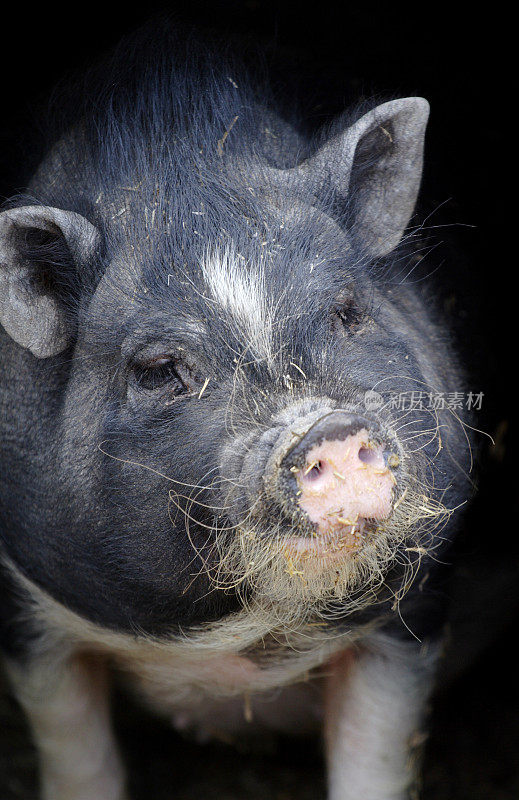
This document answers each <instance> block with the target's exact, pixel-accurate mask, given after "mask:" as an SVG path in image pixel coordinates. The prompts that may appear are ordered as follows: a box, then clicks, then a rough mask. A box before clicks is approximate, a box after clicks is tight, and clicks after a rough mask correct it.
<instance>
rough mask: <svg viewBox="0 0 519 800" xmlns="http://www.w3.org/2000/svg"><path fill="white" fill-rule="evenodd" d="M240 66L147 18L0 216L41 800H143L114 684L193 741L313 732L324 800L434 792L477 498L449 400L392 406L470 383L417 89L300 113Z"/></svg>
mask: <svg viewBox="0 0 519 800" xmlns="http://www.w3.org/2000/svg"><path fill="white" fill-rule="evenodd" d="M258 61H259V59H258ZM252 62H254V59H253V58H252V59H251V58H247V57H246V54H242V56H240V55H239V54H238V55H237V53H236V48H235V47H229V46H227V45H226V43H225V42H221V41H212V40H211V39H207V38H206V37H204V36H203V35H198V34H194V33H192V32H185V31H184V32H182V31H181V30H180V29H175V28H174V27H173V26H170V27H167V28H165V29H162V30H158V29H153V30H152V31H151V33H150V30H149V29H148V30H146V31H145V32H144V33H138V34H134V35H133V36H132V37H130V38H129V39H126V40H125V41H124V42H123V43H122V44H121V45H120V46H119V48H118V49H117V50H116V51H115V52H114V53H113V54H112V55H111V57H109V58H108V59H107V60H106V61H105V62H103V64H102V67H100V68H98V69H93V70H92V71H91V73H90V74H89V77H88V78H86V79H85V80H84V82H83V83H81V84H80V85H79V87H78V88H77V90H76V93H75V94H74V93H72V97H73V99H74V103H73V104H72V105H74V106H75V108H73V109H69V110H68V111H67V113H66V114H65V115H64V117H63V120H59V121H58V123H57V124H56V129H55V131H54V129H52V131H53V132H52V135H51V139H52V141H51V144H50V145H49V148H48V150H47V152H46V154H45V156H44V158H43V159H42V161H41V163H40V166H39V168H38V169H37V171H36V172H35V174H34V175H33V176H32V178H31V179H30V181H29V183H28V185H27V187H26V189H25V190H24V191H23V192H22V193H20V194H18V195H16V196H15V197H13V198H11V199H10V200H9V201H8V202H7V203H6V204H5V205H4V207H3V209H2V211H1V214H0V281H1V290H0V323H1V328H0V346H1V364H2V381H1V390H0V402H1V442H2V455H1V463H2V477H1V482H0V492H1V495H0V497H1V502H0V508H1V518H0V519H1V523H0V533H1V545H0V555H1V580H2V587H3V597H4V599H3V602H2V607H1V610H0V639H1V643H2V652H3V656H4V662H5V665H6V670H7V674H8V676H9V678H10V681H11V683H12V687H13V691H14V693H15V696H16V697H17V699H18V701H19V703H20V704H21V706H22V708H23V709H24V712H25V713H26V715H27V718H28V721H29V723H30V727H31V730H32V735H33V737H34V741H35V744H36V747H37V750H38V754H39V766H40V782H41V797H42V798H43V799H44V800H123V798H124V799H126V798H128V794H127V788H126V782H125V774H124V767H123V765H122V761H121V757H120V755H119V752H118V748H117V744H116V741H115V738H114V734H113V731H112V726H111V721H110V711H109V692H110V686H111V684H112V681H113V680H114V679H117V680H118V681H122V682H123V683H124V684H125V685H126V686H127V687H129V690H130V691H133V692H135V693H137V695H138V696H139V697H141V698H142V699H143V700H144V701H145V702H146V703H148V705H149V707H150V708H151V709H154V710H155V711H156V713H158V714H160V715H162V716H164V717H166V718H167V719H168V720H170V721H171V723H172V725H174V726H175V727H176V728H177V729H178V730H181V731H184V732H185V734H186V735H192V736H195V737H197V738H199V739H200V740H206V739H207V738H210V737H212V736H218V735H221V734H227V735H230V734H232V735H239V736H247V735H248V734H255V735H257V734H259V735H261V733H262V732H265V731H282V732H285V733H291V734H294V735H296V734H303V733H305V734H306V733H308V734H310V733H312V732H317V733H320V735H322V740H323V747H324V752H325V759H326V769H327V782H328V798H329V800H354V798H355V800H358V798H362V800H404V798H410V797H416V796H417V794H416V793H417V792H418V791H419V781H420V778H419V775H420V753H421V749H422V748H421V743H422V742H423V741H424V738H425V734H426V711H427V706H428V703H429V698H430V696H431V692H432V689H433V687H434V681H435V675H436V671H437V665H438V663H439V659H440V657H441V653H442V648H443V642H444V636H445V621H446V619H447V614H448V593H447V592H446V591H445V589H444V586H445V581H446V579H447V575H448V561H449V557H448V549H449V547H450V544H451V542H452V541H453V540H454V537H455V534H456V530H457V529H458V528H459V525H460V508H461V506H463V504H464V503H465V502H466V501H467V499H468V498H469V496H470V493H471V480H470V477H469V472H470V447H469V440H468V438H467V435H466V429H467V424H468V423H467V418H466V415H465V412H464V410H463V409H455V408H452V407H449V406H448V405H441V404H436V405H435V404H432V405H426V404H419V403H416V402H415V403H411V402H409V403H407V404H406V403H405V402H404V403H403V404H402V403H400V402H395V401H394V398H395V397H397V398H398V397H399V398H401V397H407V398H409V397H410V396H413V397H414V398H415V399H416V397H417V395H420V397H422V396H423V397H425V396H427V395H430V396H433V395H436V394H438V395H440V394H442V393H443V394H445V393H448V392H453V391H459V390H460V387H461V386H462V385H463V384H462V381H463V372H462V368H461V367H460V364H459V363H458V359H457V356H456V353H455V346H454V345H453V343H452V339H453V336H452V334H451V333H450V332H449V330H447V328H446V327H445V324H444V323H443V321H442V318H441V315H440V313H439V311H438V309H437V307H436V306H437V303H436V291H437V290H436V289H435V287H434V286H433V284H432V280H429V281H416V280H414V275H413V270H414V267H415V265H416V263H417V260H418V258H419V257H420V254H421V248H422V247H423V244H422V243H421V239H420V225H419V223H416V224H414V227H409V224H410V221H411V219H412V217H413V214H414V213H415V205H416V201H417V196H418V192H419V187H420V181H421V174H422V162H423V150H424V136H425V129H426V124H427V118H428V113H429V106H428V103H427V101H426V100H425V99H423V98H421V97H404V98H397V99H390V100H387V101H386V102H382V103H378V104H376V103H363V104H361V105H359V106H358V107H356V108H354V109H352V110H350V111H347V112H345V113H344V114H342V115H340V116H339V117H338V118H337V119H335V120H334V121H333V122H331V123H330V124H327V125H325V126H324V127H323V129H321V130H319V131H317V132H315V131H312V130H310V127H309V126H308V124H307V122H306V120H305V117H304V114H303V112H302V111H300V110H298V108H297V104H295V103H294V102H292V100H290V99H287V98H289V92H286V93H285V94H283V92H282V91H281V89H280V87H279V86H278V85H277V84H276V83H275V82H274V84H273V85H270V84H269V80H268V73H267V72H266V70H265V69H264V68H263V67H261V66H260V67H258V68H257V69H255V67H254V64H253V63H252ZM65 105H66V104H65ZM67 108H69V107H68V106H67ZM52 137H53V138H52ZM173 770H174V765H173ZM173 783H174V778H173V779H172V784H173Z"/></svg>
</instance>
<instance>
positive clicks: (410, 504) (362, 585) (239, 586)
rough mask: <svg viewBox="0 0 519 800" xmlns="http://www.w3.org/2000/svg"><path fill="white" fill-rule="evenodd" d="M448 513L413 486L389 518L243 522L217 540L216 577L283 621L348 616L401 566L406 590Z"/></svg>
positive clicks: (373, 597) (372, 598)
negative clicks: (314, 525) (318, 523)
mask: <svg viewBox="0 0 519 800" xmlns="http://www.w3.org/2000/svg"><path fill="white" fill-rule="evenodd" d="M448 516H449V511H448V510H447V509H446V508H445V507H444V506H443V505H441V504H440V503H438V502H436V501H433V500H429V499H427V498H426V497H425V496H424V494H423V491H419V492H418V491H417V492H416V493H415V492H413V491H412V490H411V488H410V487H407V489H406V490H405V491H404V492H402V495H401V499H400V500H397V501H396V502H395V503H394V505H393V509H392V512H391V513H390V514H389V515H388V516H387V518H385V519H383V520H378V521H377V520H375V519H366V518H362V517H359V518H358V519H356V520H355V522H354V524H353V523H352V524H350V525H348V524H344V523H342V524H337V523H336V522H335V523H330V526H329V527H328V528H327V529H323V528H322V527H321V528H320V529H319V530H317V529H316V530H315V531H314V533H313V534H312V533H309V532H308V527H306V528H301V529H299V528H298V527H297V526H295V525H292V526H290V525H288V526H287V525H283V524H282V523H277V524H275V525H274V526H272V524H271V525H268V523H266V522H264V523H263V524H259V525H255V526H247V525H239V524H238V525H236V526H235V527H234V530H233V533H232V535H225V536H223V537H222V538H221V539H219V541H218V544H217V553H216V556H217V558H216V563H217V566H216V571H215V572H214V573H213V578H214V582H215V584H216V585H217V586H218V587H219V588H222V589H225V588H230V587H232V588H233V589H235V590H237V591H238V593H239V594H240V595H241V596H242V597H243V602H244V603H245V604H247V605H248V606H249V608H254V609H255V610H258V609H259V612H260V613H261V612H262V611H265V612H266V613H267V614H270V615H271V616H272V619H273V620H274V619H275V620H276V623H277V624H280V625H282V626H283V625H284V626H289V625H290V626H294V625H297V624H299V623H301V622H304V621H305V620H307V619H309V618H310V617H315V616H316V615H318V616H322V617H327V616H328V615H329V614H330V613H333V614H334V616H336V615H337V613H340V614H341V615H344V616H346V615H347V614H349V613H352V612H354V611H357V610H359V609H360V608H363V607H364V606H366V605H368V604H371V603H373V602H376V599H377V596H378V591H379V590H380V589H381V587H383V585H384V583H385V580H386V577H387V575H388V572H389V571H390V570H392V569H393V568H394V567H395V565H396V564H399V565H401V567H402V570H401V571H402V591H404V590H405V589H406V588H408V587H409V585H410V584H411V582H412V577H413V574H414V572H415V567H416V566H417V565H418V564H419V563H420V561H421V559H422V558H423V556H424V555H425V554H427V553H428V552H429V551H430V550H431V549H434V546H435V545H434V541H435V540H434V534H435V532H436V531H437V530H438V529H439V528H441V527H442V525H443V524H444V523H445V522H446V520H447V519H448ZM338 608H339V612H338V611H337V609H338Z"/></svg>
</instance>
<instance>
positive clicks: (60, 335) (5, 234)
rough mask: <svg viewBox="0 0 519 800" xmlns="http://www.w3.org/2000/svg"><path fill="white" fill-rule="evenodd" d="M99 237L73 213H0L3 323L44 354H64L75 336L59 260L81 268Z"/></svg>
mask: <svg viewBox="0 0 519 800" xmlns="http://www.w3.org/2000/svg"><path fill="white" fill-rule="evenodd" d="M99 240H100V235H99V233H98V231H97V229H96V228H95V227H94V226H93V225H91V224H90V222H88V221H87V220H86V219H85V218H84V217H82V216H81V215H80V214H75V213H73V212H71V211H61V210H60V209H57V208H49V207H45V206H25V207H23V208H14V209H11V210H8V211H4V212H3V213H1V214H0V324H2V325H3V327H4V328H5V330H6V331H7V333H8V334H9V335H10V336H11V337H12V338H13V339H14V340H15V342H17V343H18V344H19V345H21V346H22V347H26V348H28V349H29V350H30V351H31V352H32V353H33V354H34V355H35V356H37V357H38V358H47V357H48V356H53V355H56V354H57V353H60V352H61V351H62V350H64V349H65V348H66V347H67V345H68V344H69V342H70V338H71V330H70V323H69V322H68V319H67V314H66V310H65V307H64V304H63V301H62V290H61V287H62V280H63V276H61V275H58V274H56V268H57V267H58V265H57V264H56V260H58V262H59V261H62V260H63V261H65V262H66V264H67V263H68V264H69V265H71V266H72V267H73V268H74V267H75V268H76V269H77V268H79V267H80V266H81V264H84V263H85V262H86V261H87V260H88V259H90V258H91V257H92V255H93V254H94V252H95V251H96V249H97V247H98V245H99ZM66 264H65V266H66ZM58 268H59V267H58Z"/></svg>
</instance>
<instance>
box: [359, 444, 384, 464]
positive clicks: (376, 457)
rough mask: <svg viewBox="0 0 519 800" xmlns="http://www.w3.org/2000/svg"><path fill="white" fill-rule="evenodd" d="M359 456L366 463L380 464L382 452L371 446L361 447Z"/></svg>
mask: <svg viewBox="0 0 519 800" xmlns="http://www.w3.org/2000/svg"><path fill="white" fill-rule="evenodd" d="M358 456H359V461H362V462H363V463H364V464H378V463H379V461H380V453H378V452H377V451H376V450H372V449H371V448H370V447H361V448H360V450H359V452H358Z"/></svg>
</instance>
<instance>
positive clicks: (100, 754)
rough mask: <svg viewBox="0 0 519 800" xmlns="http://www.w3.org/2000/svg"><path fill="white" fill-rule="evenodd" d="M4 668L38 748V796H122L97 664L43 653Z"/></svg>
mask: <svg viewBox="0 0 519 800" xmlns="http://www.w3.org/2000/svg"><path fill="white" fill-rule="evenodd" d="M8 673H9V675H10V677H11V681H12V684H13V687H14V692H15V695H16V697H17V699H18V700H19V702H20V704H21V706H22V708H23V709H24V711H25V713H26V714H27V717H28V719H29V722H30V725H31V728H32V732H33V737H34V741H35V744H36V747H37V749H38V753H39V760H40V780H41V797H42V800H125V798H126V794H125V791H124V776H123V769H122V766H121V763H120V759H119V756H118V753H117V748H116V746H115V742H114V738H113V735H112V731H111V726H110V720H109V709H108V691H107V680H106V671H105V668H104V667H103V665H102V663H101V662H100V661H99V660H93V659H90V658H86V657H75V658H72V659H70V660H68V661H62V660H58V659H55V660H52V659H49V658H46V659H45V661H43V660H41V659H38V661H34V662H33V663H30V664H29V665H26V666H24V667H19V666H18V665H14V664H9V665H8Z"/></svg>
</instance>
